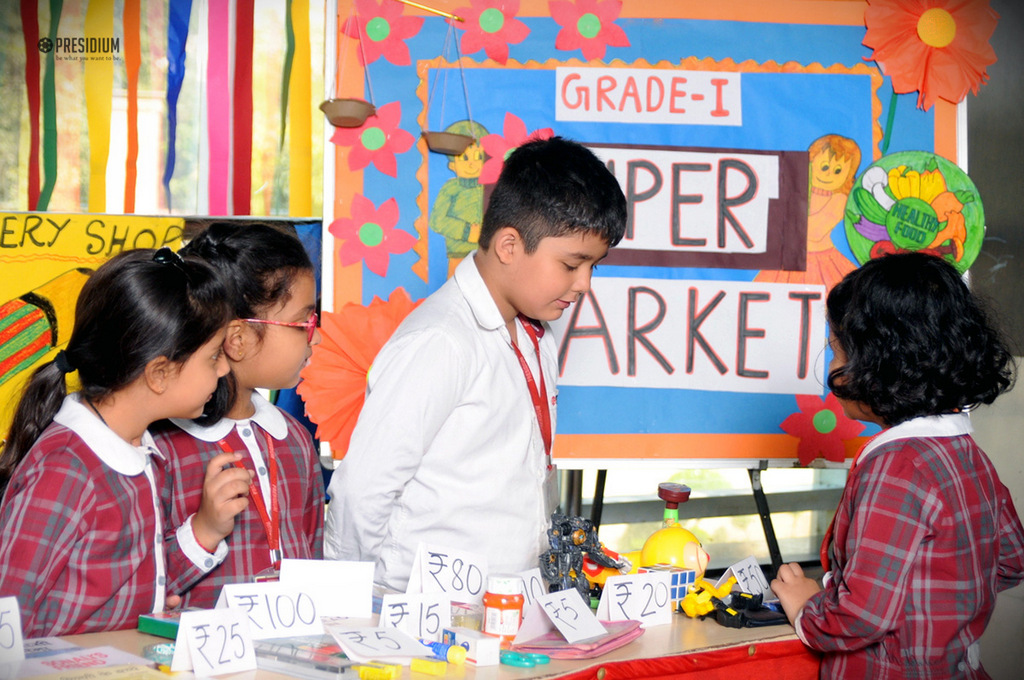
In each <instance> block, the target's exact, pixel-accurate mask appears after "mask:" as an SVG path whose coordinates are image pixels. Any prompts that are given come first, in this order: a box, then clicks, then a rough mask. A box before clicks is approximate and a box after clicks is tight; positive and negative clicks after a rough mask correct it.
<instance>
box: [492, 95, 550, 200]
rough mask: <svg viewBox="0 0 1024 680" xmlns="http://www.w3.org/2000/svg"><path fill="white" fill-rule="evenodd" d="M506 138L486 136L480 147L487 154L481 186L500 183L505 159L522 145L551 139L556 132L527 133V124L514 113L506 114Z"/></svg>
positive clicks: (540, 130) (547, 129)
mask: <svg viewBox="0 0 1024 680" xmlns="http://www.w3.org/2000/svg"><path fill="white" fill-rule="evenodd" d="M502 132H504V133H505V134H504V136H502V135H499V134H497V133H491V134H489V135H485V136H484V138H483V139H481V140H480V145H481V146H482V147H483V148H484V153H486V154H487V160H486V161H484V168H483V170H481V171H480V183H481V184H494V183H495V182H497V181H498V175H500V174H501V169H502V168H503V167H505V159H506V158H508V155H509V154H510V153H512V152H513V151H515V150H516V149H517V148H518V147H519V146H520V145H522V144H524V143H525V142H527V141H532V140H535V139H549V138H551V137H552V136H554V134H555V131H554V130H552V129H551V128H539V129H537V130H534V131H533V132H529V133H528V132H527V131H526V123H524V122H523V121H522V119H521V118H519V116H517V115H515V114H514V113H508V112H506V113H505V125H504V128H503V129H502Z"/></svg>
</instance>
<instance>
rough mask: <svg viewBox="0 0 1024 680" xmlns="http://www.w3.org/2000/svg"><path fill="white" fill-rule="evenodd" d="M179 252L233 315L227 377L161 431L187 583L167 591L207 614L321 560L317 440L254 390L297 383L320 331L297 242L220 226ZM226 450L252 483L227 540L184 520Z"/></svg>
mask: <svg viewBox="0 0 1024 680" xmlns="http://www.w3.org/2000/svg"><path fill="white" fill-rule="evenodd" d="M181 252H182V253H184V254H188V255H193V256H197V257H199V258H201V259H203V260H205V261H206V262H208V263H209V264H211V265H212V266H213V267H214V268H215V269H216V270H217V271H218V272H219V273H220V274H221V279H222V280H223V281H224V283H225V285H226V287H227V289H228V300H229V303H230V305H231V307H232V310H233V312H234V316H235V319H234V320H232V321H231V322H230V323H229V324H228V328H227V336H226V339H225V341H224V352H225V354H226V355H227V360H228V364H229V365H230V367H231V372H230V373H229V374H228V375H227V376H225V377H224V378H223V379H221V381H220V385H218V388H217V392H216V393H215V395H214V397H213V399H211V400H210V402H209V403H208V404H207V406H206V409H205V411H204V413H203V414H202V417H200V418H196V419H194V420H188V419H173V420H172V422H170V423H165V424H163V426H161V427H159V428H157V429H156V432H155V436H156V439H157V444H158V445H159V446H160V447H161V449H162V450H165V451H167V452H168V460H169V466H170V470H171V473H170V474H169V475H168V480H169V483H168V484H167V485H166V487H165V498H164V501H165V503H166V508H167V512H168V514H169V516H170V518H171V524H172V526H179V527H180V528H179V529H178V530H176V531H174V532H172V533H169V535H168V560H169V563H170V564H171V565H172V567H173V569H172V570H171V571H172V573H174V574H182V575H183V577H182V578H180V579H178V580H174V579H172V581H171V582H170V584H169V592H171V593H174V594H180V595H181V596H182V605H183V606H192V607H203V608H210V607H213V606H214V605H215V604H216V602H217V598H218V596H219V595H220V590H221V587H222V586H223V585H225V584H228V583H243V582H251V581H252V580H253V578H254V577H255V576H256V575H258V574H261V573H265V572H270V573H272V572H273V570H274V569H276V568H277V567H278V566H279V564H280V561H281V559H282V558H283V557H287V558H291V559H319V558H321V557H322V555H323V547H322V543H323V516H324V484H323V476H322V474H321V471H320V461H319V459H318V457H317V454H316V452H315V450H314V447H313V440H312V437H311V436H310V434H309V432H308V431H307V430H306V429H305V427H304V426H303V425H302V424H301V423H299V421H298V420H296V419H295V418H294V417H293V416H292V415H290V414H289V413H287V412H286V411H284V410H283V409H280V408H278V407H277V406H275V405H274V404H272V403H270V402H269V401H267V399H265V398H264V397H263V396H261V395H260V394H259V393H258V392H257V389H265V390H281V389H287V388H291V387H295V385H296V384H298V382H299V372H300V371H301V370H302V368H303V367H304V366H305V365H306V364H307V363H308V361H309V357H310V356H311V354H312V351H313V349H312V347H313V345H316V344H319V342H320V331H319V330H318V329H317V325H316V324H317V315H316V282H315V280H314V275H313V265H312V263H311V262H310V259H309V256H308V255H307V254H306V250H305V248H303V246H302V243H301V242H300V241H299V240H298V238H297V237H295V236H294V235H292V234H290V233H287V232H285V231H283V230H281V229H278V228H276V227H273V226H269V225H266V224H259V223H249V224H245V223H223V222H220V223H214V224H211V225H210V226H209V227H207V228H206V229H205V230H204V231H203V232H202V233H201V234H199V235H198V236H196V237H195V238H194V239H193V240H191V241H190V242H189V243H188V244H187V245H186V246H185V247H184V248H182V251H181ZM228 451H231V452H236V451H237V452H240V453H241V454H242V455H241V460H239V461H237V462H236V463H235V465H236V466H238V467H242V468H244V469H246V470H249V471H251V473H252V480H251V482H250V485H249V500H248V503H247V505H246V506H245V509H244V510H242V512H241V513H239V514H238V516H237V517H236V518H235V520H234V528H233V530H231V531H230V533H229V535H228V536H227V538H226V539H225V540H224V541H221V540H220V536H218V535H217V533H216V532H214V533H211V534H201V533H199V532H195V531H189V527H190V525H191V526H192V527H194V526H195V523H194V522H190V521H189V518H190V517H191V516H192V515H193V513H195V512H196V511H197V508H199V507H200V504H201V498H202V488H203V479H204V475H205V470H206V467H207V464H208V462H209V461H210V460H211V459H213V458H214V457H216V456H217V455H219V454H221V453H223V452H228ZM193 541H194V544H193ZM207 551H209V552H212V553H214V554H215V555H218V556H223V557H224V561H223V563H222V564H220V566H218V567H216V568H214V569H213V570H212V571H210V573H209V574H207V575H205V576H204V577H202V578H200V579H198V580H194V579H192V575H193V574H194V572H193V571H190V570H189V569H188V566H189V562H192V563H194V561H195V558H194V556H200V555H202V554H204V553H205V552H207ZM179 562H180V564H179Z"/></svg>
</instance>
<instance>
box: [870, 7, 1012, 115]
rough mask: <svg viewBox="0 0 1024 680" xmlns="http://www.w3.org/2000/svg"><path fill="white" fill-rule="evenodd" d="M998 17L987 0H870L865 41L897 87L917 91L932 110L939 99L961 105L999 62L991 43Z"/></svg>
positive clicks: (920, 103)
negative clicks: (969, 92) (988, 69)
mask: <svg viewBox="0 0 1024 680" xmlns="http://www.w3.org/2000/svg"><path fill="white" fill-rule="evenodd" d="M998 21H999V15H998V14H997V13H996V12H995V11H994V10H993V9H992V8H991V7H990V6H989V3H988V0H966V1H965V0H868V8H867V9H866V10H864V24H865V25H866V26H867V29H868V30H867V33H866V34H865V36H864V44H865V45H866V46H868V47H870V48H872V49H873V50H874V53H873V54H872V55H871V58H872V59H874V60H875V61H876V62H878V65H879V66H880V67H881V68H882V72H883V73H885V75H887V76H889V77H890V78H891V79H892V87H893V90H894V91H895V92H897V93H900V94H903V93H905V92H914V91H917V92H918V93H919V95H918V98H917V105H918V107H920V108H923V109H924V110H926V111H927V110H928V109H930V108H931V107H932V105H933V104H935V101H936V99H938V98H939V97H941V98H942V99H945V100H947V101H950V102H953V103H954V104H956V103H959V102H960V101H962V100H963V98H964V97H966V96H967V92H968V90H970V91H971V92H973V93H974V94H978V86H979V85H981V84H983V83H984V82H986V81H987V80H988V73H987V72H986V70H985V69H986V67H988V66H989V65H991V64H994V63H995V61H996V53H995V50H993V49H992V46H991V45H989V43H988V41H989V39H990V38H991V37H992V33H993V32H994V31H995V29H996V24H997V23H998Z"/></svg>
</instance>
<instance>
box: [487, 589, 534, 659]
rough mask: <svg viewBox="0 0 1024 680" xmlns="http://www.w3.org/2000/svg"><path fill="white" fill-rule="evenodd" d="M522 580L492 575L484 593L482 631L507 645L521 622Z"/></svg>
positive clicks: (517, 630)
mask: <svg viewBox="0 0 1024 680" xmlns="http://www.w3.org/2000/svg"><path fill="white" fill-rule="evenodd" d="M524 601H525V599H524V598H523V579H522V578H520V577H519V576H511V575H506V574H492V575H490V576H488V577H487V592H485V593H484V630H483V632H484V633H485V634H486V635H491V636H493V637H496V638H499V639H500V640H501V643H502V646H505V645H508V644H510V643H511V642H512V640H513V638H515V636H516V633H518V632H519V624H521V623H522V621H523V602H524Z"/></svg>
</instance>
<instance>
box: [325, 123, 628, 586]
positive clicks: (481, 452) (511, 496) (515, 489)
mask: <svg viewBox="0 0 1024 680" xmlns="http://www.w3.org/2000/svg"><path fill="white" fill-rule="evenodd" d="M625 225H626V201H625V197H624V196H623V194H622V190H621V189H620V187H619V185H618V182H617V181H616V180H615V177H614V176H613V175H612V174H611V173H610V172H609V171H608V169H607V168H605V166H604V165H603V164H602V163H601V161H600V160H599V159H598V158H597V157H596V156H594V154H593V153H592V152H591V151H589V150H588V149H586V148H585V147H583V146H581V145H579V144H577V143H575V142H571V141H568V140H565V139H562V138H560V137H554V138H551V139H547V140H537V141H531V142H528V143H526V144H524V145H523V146H521V147H519V148H518V149H516V150H515V151H514V152H513V154H512V155H511V156H510V157H509V158H508V159H507V160H506V162H505V166H504V169H503V170H502V174H501V176H500V178H499V179H498V182H497V184H496V185H495V188H494V191H493V193H492V194H491V197H490V201H489V204H488V206H487V210H486V212H485V214H484V219H483V225H482V227H481V233H480V242H479V249H478V250H477V251H476V252H475V253H473V254H472V255H471V256H469V257H467V258H466V259H465V260H464V261H463V262H462V263H461V264H460V265H459V266H458V268H457V269H456V270H455V274H454V276H453V277H452V278H451V279H449V280H448V281H447V282H446V283H445V284H444V285H443V286H442V287H441V288H439V289H438V290H437V291H436V292H434V293H433V294H432V295H430V296H429V297H428V298H427V299H426V300H425V301H424V302H423V304H421V305H420V306H419V307H417V308H416V309H415V310H413V312H412V313H411V314H410V315H409V316H408V317H407V318H406V319H405V320H404V321H403V322H402V324H401V326H399V328H398V329H397V330H396V331H395V333H394V335H393V336H392V337H391V339H390V340H388V342H387V343H386V344H385V345H384V347H383V348H382V349H381V351H380V353H379V354H378V355H377V357H376V359H375V360H374V362H373V366H372V367H371V369H370V372H369V375H368V378H367V393H366V402H365V404H364V406H363V409H362V411H361V413H360V415H359V420H358V422H357V424H356V427H355V430H354V432H353V433H352V438H351V442H350V444H349V448H348V451H347V453H346V455H345V458H344V459H343V460H342V461H341V464H340V465H339V467H338V468H337V470H335V472H334V474H333V476H332V478H331V482H330V486H329V489H328V495H329V496H330V498H331V501H330V504H329V505H328V510H327V521H326V528H325V535H324V555H325V557H328V558H333V559H341V560H362V561H374V562H376V576H375V580H376V581H377V582H378V583H380V584H382V585H384V586H385V587H387V588H391V589H394V590H400V591H404V590H405V588H406V585H407V584H408V581H409V577H410V572H411V569H412V564H413V559H414V557H415V552H416V549H417V547H418V545H419V544H420V542H423V543H425V544H427V545H429V546H444V547H447V548H454V549H460V550H467V551H473V552H475V553H478V554H482V555H484V556H485V557H486V558H487V560H488V568H489V569H490V571H492V572H516V571H522V570H524V569H528V568H530V567H534V566H537V564H538V558H539V556H540V553H541V552H542V551H543V550H544V549H545V547H546V543H547V541H546V536H545V532H546V529H547V525H548V518H549V517H550V514H551V512H552V511H553V510H554V509H555V506H556V505H557V501H558V489H557V480H556V477H555V469H554V465H553V464H552V461H551V442H552V439H553V437H554V431H555V403H556V395H557V389H556V387H555V381H556V377H557V375H558V365H557V348H556V346H555V341H554V340H553V339H552V337H551V333H550V332H548V331H549V329H548V327H547V324H546V323H545V322H548V321H552V320H554V319H558V318H559V317H560V316H561V315H562V313H563V312H564V311H565V310H566V309H567V308H568V307H569V306H570V305H571V304H572V303H574V302H576V301H577V300H578V299H580V297H581V296H582V295H584V294H585V293H586V292H587V291H588V290H589V289H590V278H591V275H592V273H593V270H594V267H595V265H596V264H597V262H598V261H600V260H601V259H602V258H604V256H605V255H607V253H608V249H609V248H610V247H612V246H614V245H616V244H617V243H618V242H619V241H620V240H621V239H622V236H623V233H624V231H625ZM538 368H539V371H538Z"/></svg>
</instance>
